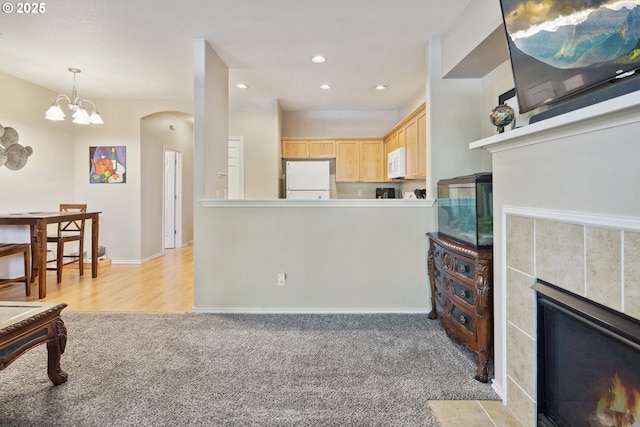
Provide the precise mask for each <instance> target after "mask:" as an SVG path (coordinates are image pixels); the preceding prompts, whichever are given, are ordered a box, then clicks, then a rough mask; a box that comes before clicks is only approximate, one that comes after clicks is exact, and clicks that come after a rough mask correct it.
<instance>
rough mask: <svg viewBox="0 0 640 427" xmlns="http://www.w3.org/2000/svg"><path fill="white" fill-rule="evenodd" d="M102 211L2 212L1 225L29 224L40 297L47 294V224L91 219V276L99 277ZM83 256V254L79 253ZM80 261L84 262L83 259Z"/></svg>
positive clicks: (0, 216) (0, 215)
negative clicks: (99, 223) (100, 219)
mask: <svg viewBox="0 0 640 427" xmlns="http://www.w3.org/2000/svg"><path fill="white" fill-rule="evenodd" d="M99 216H100V212H20V213H8V214H0V225H28V226H29V230H30V233H31V244H32V245H33V247H32V251H31V253H32V255H33V260H32V261H33V266H34V267H36V269H37V274H38V298H40V299H42V298H44V297H46V296H47V225H49V224H57V223H61V222H67V221H72V220H81V219H84V220H91V277H94V278H95V277H98V219H99ZM79 255H80V256H82V254H79ZM80 262H83V260H82V259H81V260H80Z"/></svg>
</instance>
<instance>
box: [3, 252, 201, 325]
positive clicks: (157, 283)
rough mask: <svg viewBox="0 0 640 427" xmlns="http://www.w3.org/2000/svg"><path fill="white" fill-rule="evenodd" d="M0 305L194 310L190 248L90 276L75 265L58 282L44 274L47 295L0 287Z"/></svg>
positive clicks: (14, 285)
mask: <svg viewBox="0 0 640 427" xmlns="http://www.w3.org/2000/svg"><path fill="white" fill-rule="evenodd" d="M0 300H1V301H32V302H36V301H47V302H65V303H67V304H68V307H67V308H66V309H65V310H70V311H93V312H154V313H183V312H190V311H191V310H192V308H193V246H191V245H189V246H186V247H184V248H179V249H166V250H165V253H164V256H162V257H159V258H156V259H153V260H151V261H148V262H146V263H144V264H140V265H106V266H104V267H101V268H100V270H99V271H98V277H97V278H95V279H92V278H91V267H89V268H88V269H87V267H85V271H84V275H83V276H80V275H78V266H77V264H75V265H74V264H71V265H70V266H68V267H65V268H64V270H63V275H62V283H60V284H57V283H56V273H55V271H48V272H47V297H46V298H44V299H42V300H39V299H38V284H37V281H36V282H35V283H32V284H31V296H30V297H27V296H25V291H24V283H12V284H9V285H5V286H2V287H0Z"/></svg>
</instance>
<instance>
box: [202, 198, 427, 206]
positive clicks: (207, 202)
mask: <svg viewBox="0 0 640 427" xmlns="http://www.w3.org/2000/svg"><path fill="white" fill-rule="evenodd" d="M198 202H199V203H200V205H201V206H202V207H205V208H431V207H433V205H434V204H435V202H436V201H435V200H433V199H420V200H417V199H413V200H404V199H339V200H337V199H330V200H290V199H272V200H266V199H265V200H259V199H253V200H252V199H245V200H224V199H200V200H198Z"/></svg>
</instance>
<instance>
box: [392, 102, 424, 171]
mask: <svg viewBox="0 0 640 427" xmlns="http://www.w3.org/2000/svg"><path fill="white" fill-rule="evenodd" d="M401 147H404V148H405V155H406V159H405V160H406V175H405V179H423V178H426V177H427V153H426V150H427V113H426V105H425V104H422V105H421V106H420V107H418V108H417V109H416V110H415V111H413V112H412V113H411V114H409V115H408V116H407V117H406V118H405V119H404V120H402V121H401V122H400V123H398V125H396V126H395V127H394V128H393V129H391V131H390V132H389V133H387V134H386V135H385V137H384V152H385V155H388V154H389V153H390V152H392V151H394V150H395V149H397V148H401ZM385 163H386V162H385ZM385 176H386V173H385Z"/></svg>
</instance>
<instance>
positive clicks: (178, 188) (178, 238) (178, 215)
mask: <svg viewBox="0 0 640 427" xmlns="http://www.w3.org/2000/svg"><path fill="white" fill-rule="evenodd" d="M167 152H174V153H175V154H176V167H175V196H176V197H175V199H174V208H175V224H174V227H175V231H176V233H175V241H174V247H182V149H181V148H178V147H174V146H171V145H166V144H163V146H162V250H163V251H164V249H165V240H164V237H165V236H164V232H165V229H166V220H167V218H166V215H165V214H164V212H165V208H166V206H165V197H164V195H165V194H166V188H165V184H166V182H167V180H166V179H165V177H166V174H167V173H168V171H167V168H166V166H165V157H166V153H167Z"/></svg>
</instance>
